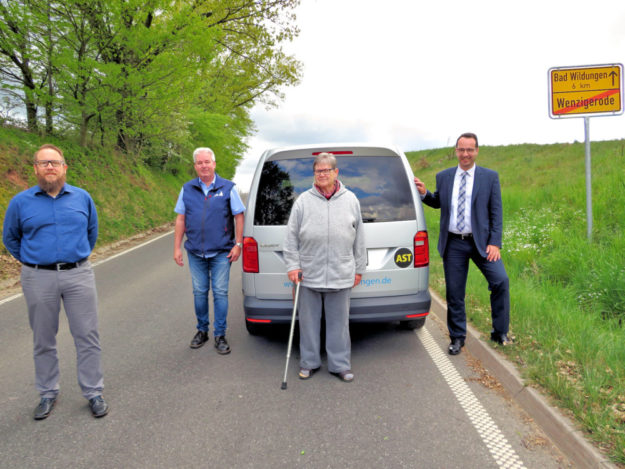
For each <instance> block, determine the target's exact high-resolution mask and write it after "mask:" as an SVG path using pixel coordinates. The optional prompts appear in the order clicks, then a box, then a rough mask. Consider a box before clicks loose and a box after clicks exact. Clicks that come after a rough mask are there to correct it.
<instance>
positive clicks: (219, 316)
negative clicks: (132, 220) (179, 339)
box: [188, 251, 230, 337]
mask: <svg viewBox="0 0 625 469" xmlns="http://www.w3.org/2000/svg"><path fill="white" fill-rule="evenodd" d="M227 256H228V252H227V251H224V252H220V253H219V254H217V255H216V256H214V257H208V258H203V257H198V256H196V255H194V254H191V253H190V252H188V258H189V270H190V271H191V283H192V284H193V298H194V303H195V316H196V317H197V329H198V330H199V331H202V332H208V324H209V321H208V291H209V290H210V289H211V286H212V288H213V309H214V316H215V324H214V326H213V333H214V335H215V337H217V336H220V335H226V326H227V324H226V316H227V315H228V282H229V281H230V259H228V257H227Z"/></svg>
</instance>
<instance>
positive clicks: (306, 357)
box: [298, 285, 352, 373]
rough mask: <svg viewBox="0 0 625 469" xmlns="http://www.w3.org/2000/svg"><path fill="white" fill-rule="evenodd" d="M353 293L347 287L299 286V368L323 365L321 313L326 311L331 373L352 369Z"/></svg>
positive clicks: (327, 344) (329, 368)
mask: <svg viewBox="0 0 625 469" xmlns="http://www.w3.org/2000/svg"><path fill="white" fill-rule="evenodd" d="M351 290H352V289H351V288H345V289H342V290H332V291H324V290H312V289H310V288H307V287H305V286H303V285H302V286H300V292H299V304H298V312H299V333H300V340H299V350H300V367H302V368H310V369H314V368H318V367H320V366H321V350H320V347H321V311H322V308H324V309H325V318H326V353H327V355H328V371H330V372H331V373H339V372H341V371H346V370H349V369H351V339H350V336H349V296H350V293H351Z"/></svg>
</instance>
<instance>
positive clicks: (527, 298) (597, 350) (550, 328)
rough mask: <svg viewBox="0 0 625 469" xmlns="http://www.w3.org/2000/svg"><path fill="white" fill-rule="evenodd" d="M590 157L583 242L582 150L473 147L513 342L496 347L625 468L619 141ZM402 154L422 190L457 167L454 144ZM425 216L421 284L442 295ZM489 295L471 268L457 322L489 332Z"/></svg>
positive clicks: (432, 222)
mask: <svg viewBox="0 0 625 469" xmlns="http://www.w3.org/2000/svg"><path fill="white" fill-rule="evenodd" d="M591 154H592V202H593V232H592V241H591V242H589V241H588V240H587V236H586V182H585V169H584V168H585V166H584V155H585V152H584V145H583V144H582V143H575V144H554V145H530V144H525V145H510V146H498V147H482V148H481V149H480V153H479V155H478V157H477V164H478V165H481V166H486V167H489V168H491V169H494V170H496V171H498V172H499V176H500V180H501V186H502V199H503V206H504V236H503V249H502V256H503V259H504V263H505V265H506V270H507V272H508V275H509V277H510V288H511V326H510V329H511V333H512V334H513V335H514V336H515V337H516V345H515V346H514V347H507V348H505V349H502V351H503V352H504V353H505V354H506V355H507V356H508V358H509V359H510V360H512V361H513V362H514V363H516V364H517V365H518V367H519V369H520V370H521V372H522V373H523V375H524V377H525V378H526V379H528V380H529V381H530V382H531V383H533V384H534V385H536V386H538V387H540V388H542V389H543V390H544V391H545V392H546V393H548V394H549V395H550V396H551V397H552V398H553V399H554V400H555V401H556V403H557V404H558V405H559V406H560V407H562V408H564V409H566V410H567V411H568V412H569V413H570V415H571V416H572V417H573V418H574V419H575V420H576V421H577V422H578V423H579V425H580V426H581V427H582V428H583V429H584V431H585V433H586V434H587V436H588V437H589V438H591V439H592V440H594V441H595V443H596V444H597V445H598V446H599V447H601V448H602V449H603V450H604V451H605V452H606V454H608V455H609V456H610V458H611V459H612V461H614V462H615V463H618V464H625V340H624V339H625V235H624V231H625V158H624V154H625V140H617V141H605V142H594V143H592V145H591ZM407 156H408V159H409V160H410V162H411V165H412V168H413V170H414V172H415V175H416V176H418V177H419V178H420V179H421V180H423V181H424V182H425V183H426V185H427V187H428V188H429V189H432V190H434V188H435V185H436V183H435V175H436V173H437V172H438V171H440V170H442V169H444V168H447V167H450V166H455V165H456V164H457V160H456V159H455V156H454V152H453V149H437V150H426V151H419V152H409V153H408V154H407ZM425 212H426V219H427V223H428V231H429V234H430V246H432V249H431V269H430V273H431V279H430V284H431V287H432V288H433V289H435V290H436V291H437V292H438V293H440V294H442V295H444V292H445V282H444V277H443V272H442V262H441V259H440V257H439V255H438V252H437V251H436V249H435V246H436V244H437V242H438V227H439V225H438V223H439V211H437V210H433V209H430V208H428V207H425ZM488 295H489V292H488V288H487V284H486V281H485V280H484V278H483V277H482V276H481V274H480V273H479V271H478V270H477V269H476V268H475V266H472V267H471V269H470V273H469V279H468V284H467V316H468V318H469V320H470V321H471V323H472V324H473V325H474V326H475V327H476V328H478V329H479V330H481V331H482V332H484V333H488V332H489V331H490V327H491V319H490V306H489V297H488Z"/></svg>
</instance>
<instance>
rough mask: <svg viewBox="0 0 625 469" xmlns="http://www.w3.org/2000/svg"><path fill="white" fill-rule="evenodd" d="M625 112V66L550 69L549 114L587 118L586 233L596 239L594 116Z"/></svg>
mask: <svg viewBox="0 0 625 469" xmlns="http://www.w3.org/2000/svg"><path fill="white" fill-rule="evenodd" d="M619 114H623V65H622V64H607V65H587V66H577V67H554V68H550V69H549V117H551V118H552V119H560V118H563V117H564V118H566V117H583V118H584V135H585V153H586V156H585V166H586V224H587V229H586V236H587V237H588V240H589V241H591V240H592V179H591V158H590V117H592V116H615V115H619Z"/></svg>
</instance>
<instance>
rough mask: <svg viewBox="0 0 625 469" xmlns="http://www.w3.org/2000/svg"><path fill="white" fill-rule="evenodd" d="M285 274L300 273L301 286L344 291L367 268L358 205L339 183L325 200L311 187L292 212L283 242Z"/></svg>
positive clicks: (354, 197)
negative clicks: (296, 271) (300, 271)
mask: <svg viewBox="0 0 625 469" xmlns="http://www.w3.org/2000/svg"><path fill="white" fill-rule="evenodd" d="M284 260H285V263H286V270H287V272H290V271H291V270H297V269H301V270H302V277H303V278H302V285H303V286H305V287H308V288H315V289H324V288H329V289H344V288H351V287H352V286H353V285H354V277H355V275H356V274H357V273H358V274H363V273H364V272H365V269H366V267H367V253H366V248H365V238H364V233H363V224H362V217H361V215H360V203H359V202H358V199H357V198H356V196H355V195H354V193H353V192H351V191H349V190H347V189H346V188H345V186H344V185H343V184H342V183H341V182H340V181H339V189H338V191H336V193H335V194H334V195H333V196H332V197H331V198H330V199H329V200H328V199H326V198H325V197H324V196H323V195H321V194H320V193H319V191H318V190H317V189H316V188H315V187H314V184H313V187H312V188H311V189H309V190H307V191H306V192H304V193H302V194H301V195H300V196H299V197H298V198H297V200H296V201H295V203H294V204H293V208H292V209H291V215H290V216H289V223H288V225H287V235H286V239H285V241H284Z"/></svg>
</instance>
